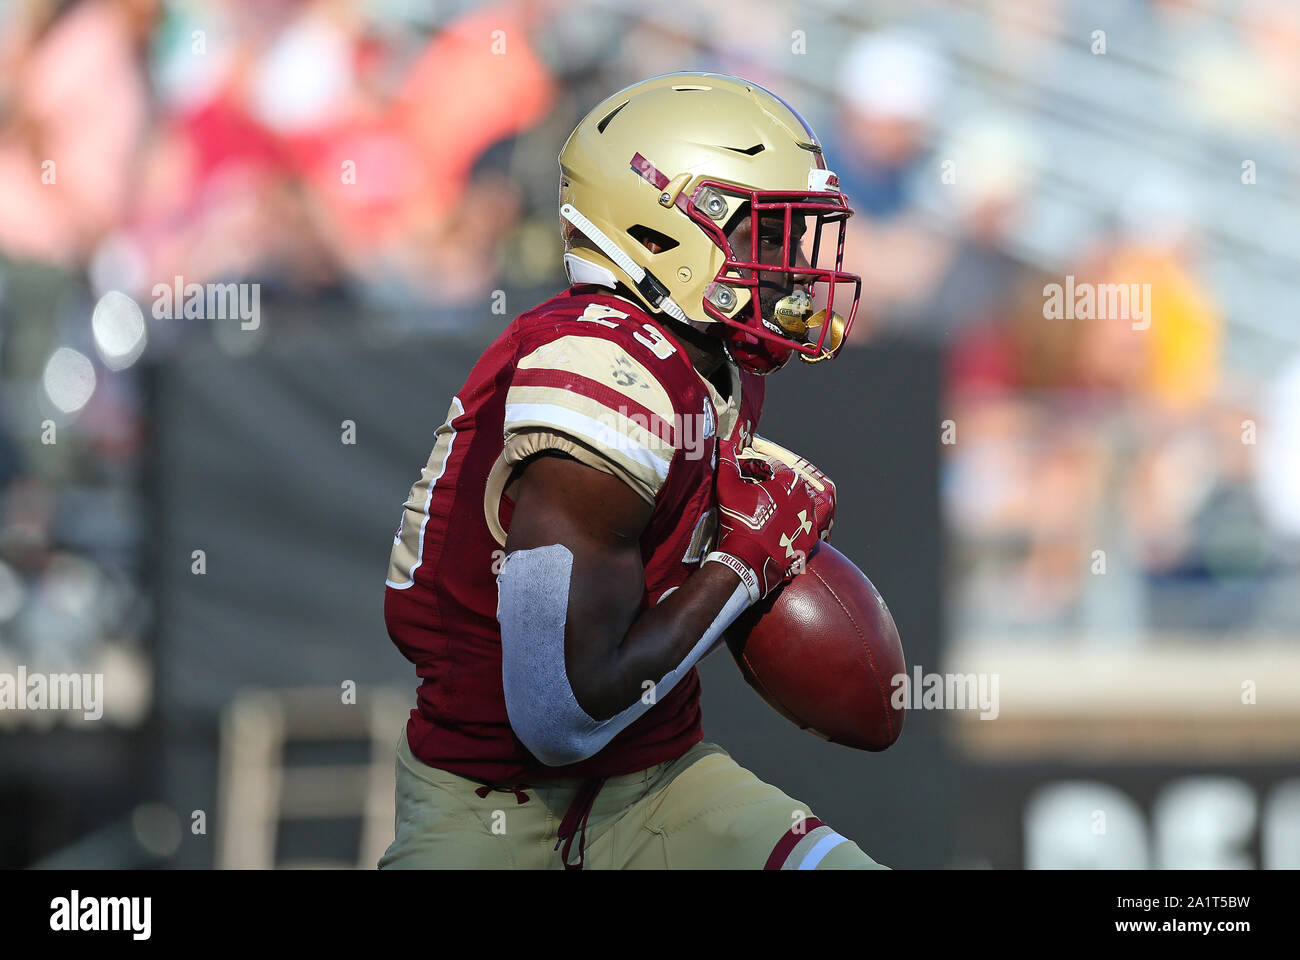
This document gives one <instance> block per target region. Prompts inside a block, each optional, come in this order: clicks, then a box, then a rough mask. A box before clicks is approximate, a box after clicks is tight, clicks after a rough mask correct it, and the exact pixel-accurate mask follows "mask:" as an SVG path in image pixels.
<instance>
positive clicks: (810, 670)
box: [727, 542, 907, 750]
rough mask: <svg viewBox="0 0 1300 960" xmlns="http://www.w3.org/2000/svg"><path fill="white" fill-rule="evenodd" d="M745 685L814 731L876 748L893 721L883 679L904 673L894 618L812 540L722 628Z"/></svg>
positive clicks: (886, 742) (840, 558)
mask: <svg viewBox="0 0 1300 960" xmlns="http://www.w3.org/2000/svg"><path fill="white" fill-rule="evenodd" d="M727 646H728V647H729V648H730V649H731V655H732V656H733V657H735V658H736V663H737V664H739V665H740V671H741V673H742V674H744V677H745V679H746V680H747V681H748V682H749V685H750V686H751V687H753V688H754V689H755V690H756V691H758V694H759V695H760V696H761V697H762V698H763V699H764V700H766V701H767V702H768V704H769V705H771V706H772V708H773V709H775V710H776V711H777V712H778V713H780V714H781V715H782V716H784V717H785V718H786V719H787V720H789V721H790V722H792V723H794V724H795V725H796V726H798V727H800V728H801V729H804V730H808V731H809V732H811V733H815V734H816V735H817V736H819V737H821V738H822V739H824V740H830V741H831V742H833V743H840V744H843V745H845V746H848V747H856V748H857V749H859V750H884V749H885V748H886V747H888V746H890V745H891V744H892V743H893V742H894V741H895V740H897V739H898V735H899V734H900V733H901V732H902V730H903V717H904V715H905V714H906V708H905V707H895V706H893V705H892V704H891V703H890V699H891V696H892V694H893V692H894V689H895V688H894V687H893V686H892V685H891V679H892V678H893V677H896V676H898V675H900V674H902V675H906V673H907V662H906V661H905V660H904V658H903V646H902V643H900V642H899V639H898V628H897V627H896V626H895V625H894V618H893V617H892V616H890V613H889V608H888V607H886V606H885V601H884V598H882V597H881V596H880V592H879V591H878V590H877V589H876V588H875V587H874V586H873V585H872V583H871V581H870V580H868V579H867V577H866V575H865V574H864V573H863V572H862V571H861V570H859V569H858V568H857V567H856V566H854V564H853V562H852V561H851V560H849V559H848V558H847V557H846V556H844V554H842V553H840V552H839V551H838V550H836V549H835V548H834V547H832V546H831V545H830V544H828V543H825V542H821V543H819V544H818V546H817V548H816V549H815V550H813V552H812V556H811V557H809V559H808V561H807V563H806V565H805V569H804V572H803V573H799V574H797V575H795V576H794V577H793V578H792V579H791V580H790V581H789V582H787V583H786V584H785V585H784V586H783V587H781V588H780V589H779V590H777V591H776V592H774V593H773V594H772V595H770V596H768V597H767V598H766V599H764V600H760V601H759V602H758V603H756V604H754V605H753V606H752V607H750V608H749V609H748V610H746V611H745V612H744V613H743V614H741V616H740V617H739V618H738V619H737V620H736V622H735V623H733V624H732V625H731V627H730V629H728V631H727Z"/></svg>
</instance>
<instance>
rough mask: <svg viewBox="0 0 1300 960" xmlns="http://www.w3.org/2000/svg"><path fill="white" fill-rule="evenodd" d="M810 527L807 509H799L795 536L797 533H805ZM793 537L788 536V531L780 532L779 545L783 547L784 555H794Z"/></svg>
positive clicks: (810, 522)
mask: <svg viewBox="0 0 1300 960" xmlns="http://www.w3.org/2000/svg"><path fill="white" fill-rule="evenodd" d="M811 529H812V521H811V520H809V519H808V511H807V510H800V511H799V528H798V529H797V530H795V537H797V536H798V535H799V534H801V533H807V532H808V531H810V530H811ZM795 537H792V536H790V534H788V533H783V534H781V546H783V547H785V555H786V556H787V557H793V556H794V539H795Z"/></svg>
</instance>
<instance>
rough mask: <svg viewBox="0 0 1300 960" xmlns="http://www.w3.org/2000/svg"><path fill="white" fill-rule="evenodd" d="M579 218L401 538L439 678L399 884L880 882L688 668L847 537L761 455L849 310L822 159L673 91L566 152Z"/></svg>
mask: <svg viewBox="0 0 1300 960" xmlns="http://www.w3.org/2000/svg"><path fill="white" fill-rule="evenodd" d="M559 204H560V218H561V227H562V230H563V237H564V244H565V254H564V264H565V267H566V270H567V273H568V278H569V281H570V287H569V289H568V290H566V291H565V292H564V293H562V294H560V295H559V296H557V297H554V298H553V299H551V300H548V301H546V302H545V303H543V304H541V305H540V306H537V307H535V308H534V309H532V310H530V311H528V312H527V313H524V314H523V315H522V316H520V317H518V319H516V320H515V321H514V322H513V323H511V324H510V325H509V326H508V327H507V328H506V329H505V331H504V332H503V333H502V334H501V336H499V337H498V338H497V340H496V341H495V342H494V343H493V344H492V345H491V346H490V347H489V348H488V349H487V351H486V352H485V353H484V354H483V356H482V358H481V359H480V360H479V361H478V363H477V364H476V365H475V367H474V369H473V371H472V372H471V373H470V375H469V379H468V380H467V381H466V383H465V385H464V387H463V388H462V389H461V390H460V392H458V393H457V394H456V395H455V396H454V397H453V398H452V400H451V407H450V409H449V410H448V412H447V417H446V420H445V421H444V423H443V424H442V426H441V427H439V428H438V431H437V434H436V442H435V443H434V446H433V452H432V454H431V455H430V457H429V461H428V464H427V465H426V466H425V468H424V471H423V473H422V474H421V476H420V478H419V480H418V481H416V483H415V485H414V486H413V487H412V488H411V492H410V497H409V498H408V499H407V501H406V505H405V511H404V513H403V516H402V522H401V526H400V528H399V529H398V532H397V535H396V537H395V538H394V541H393V550H392V557H391V561H390V566H389V574H388V581H387V592H386V603H385V617H386V621H387V625H388V630H389V634H390V636H391V637H392V639H393V641H394V643H396V644H397V646H398V648H399V649H400V650H401V651H402V653H403V654H404V655H405V656H406V657H407V658H408V659H409V660H410V661H411V662H412V663H413V664H414V665H415V667H416V672H417V673H418V675H419V676H420V678H421V681H422V683H421V685H420V688H419V692H418V696H417V706H416V708H415V709H414V710H412V711H411V718H410V721H409V722H408V724H407V726H406V730H405V732H404V735H403V736H402V737H401V739H400V741H399V743H398V763H397V776H398V780H397V798H396V799H397V816H396V837H395V839H394V841H393V844H392V846H391V847H389V849H388V851H387V852H386V853H385V855H384V856H383V858H382V859H381V861H380V866H381V867H517V868H531V869H560V868H570V869H572V868H581V867H582V866H583V865H584V864H585V865H587V866H591V867H601V868H615V867H617V868H642V867H644V868H684V867H685V868H690V867H727V868H768V869H812V868H846V867H866V868H870V867H876V866H878V865H877V864H876V863H875V862H874V861H873V860H872V859H871V858H870V857H868V856H867V855H866V854H865V853H863V851H862V850H861V849H859V847H858V846H857V844H855V843H854V842H853V841H851V840H849V839H846V838H845V837H843V836H841V835H840V834H838V833H836V832H835V831H834V830H833V829H832V828H831V827H829V826H827V825H825V824H823V823H822V822H821V821H820V820H818V819H817V818H816V817H815V816H813V815H812V813H811V811H809V810H808V809H807V807H806V805H804V804H802V803H800V802H798V801H797V800H794V799H792V798H790V797H788V796H786V795H785V794H784V793H782V792H781V791H780V790H778V789H777V788H776V787H773V786H771V785H769V784H766V783H764V782H762V781H761V780H759V779H758V778H757V777H755V776H754V775H753V774H752V773H750V772H749V771H748V770H745V769H744V768H742V767H740V766H739V765H738V764H737V763H736V762H735V761H734V760H732V758H731V757H730V756H729V755H728V754H727V752H726V751H725V750H723V749H722V748H721V747H719V746H716V745H714V744H710V743H705V742H702V738H703V733H702V729H701V723H700V686H699V680H698V674H697V672H696V669H695V665H696V664H697V663H698V662H699V661H700V659H701V658H702V657H704V656H706V655H707V654H708V653H709V652H711V651H712V650H714V649H715V648H716V647H718V646H719V645H721V643H722V639H723V632H724V630H726V628H727V627H728V626H729V625H730V624H731V623H732V622H733V621H734V620H735V619H736V617H737V616H738V615H739V614H740V613H741V612H742V611H743V610H745V609H746V608H747V607H749V606H750V605H751V604H753V603H756V602H757V601H759V600H760V599H761V598H763V597H765V596H766V595H768V594H769V593H771V592H772V591H773V590H775V589H776V588H777V587H779V586H780V585H781V584H782V583H783V582H784V581H785V580H786V579H787V578H788V577H790V576H792V575H793V574H794V573H796V572H797V571H798V570H799V569H800V566H801V562H802V560H803V558H805V557H806V556H807V555H808V553H809V552H810V550H811V548H812V547H813V546H814V545H815V544H816V541H817V538H818V537H826V536H828V535H829V533H830V530H831V526H832V523H833V520H834V512H835V488H834V485H833V484H832V483H831V482H830V480H829V479H828V478H827V477H826V476H825V475H824V474H822V473H821V472H820V471H818V470H817V469H816V468H815V467H813V466H812V465H811V464H809V463H808V462H807V461H806V460H802V459H801V458H799V457H797V456H796V455H795V454H793V453H790V452H789V451H787V450H784V449H783V448H781V447H778V446H777V445H775V444H773V443H771V442H769V441H767V440H765V439H764V438H762V437H759V436H757V435H756V433H755V431H756V429H757V427H758V424H759V417H760V414H761V412H762V406H763V389H764V381H763V377H764V376H766V375H768V374H770V373H772V372H774V371H776V370H778V369H780V368H781V367H782V366H783V365H784V364H785V363H786V362H787V361H789V360H790V359H791V358H792V357H793V356H798V357H799V358H800V359H801V360H805V361H808V362H811V363H817V362H821V361H824V360H827V359H829V358H831V357H833V356H835V354H836V353H837V352H838V351H839V349H840V348H841V347H842V345H843V342H844V338H845V337H846V336H847V334H848V332H849V329H850V327H851V326H852V323H853V317H854V313H855V312H856V309H857V301H858V296H859V292H860V282H859V280H858V278H857V277H856V276H853V275H852V274H849V273H845V272H843V271H841V270H840V266H841V262H842V258H843V248H844V234H845V222H846V220H847V218H848V217H849V216H850V214H851V212H852V211H851V210H850V209H849V207H848V204H847V201H846V198H845V196H844V195H843V194H842V193H841V192H840V191H839V186H838V181H837V179H836V177H835V175H834V174H833V173H832V172H831V171H830V170H829V169H828V168H827V165H826V160H825V158H824V157H823V156H822V149H821V146H820V144H819V142H818V140H817V137H816V136H814V134H813V132H812V130H811V129H809V127H808V125H807V124H806V123H805V122H804V121H803V119H802V118H801V117H800V116H799V114H798V113H796V112H795V111H794V110H793V109H792V108H791V107H790V106H789V104H787V103H786V102H785V101H783V100H782V99H781V98H780V97H777V96H776V95H775V94H772V93H770V92H769V91H767V90H765V89H763V88H762V87H760V86H758V85H756V84H753V83H749V82H747V81H745V80H741V79H737V78H734V77H726V76H718V75H713V74H687V73H683V74H673V75H669V76H664V77H657V78H655V79H652V80H647V81H644V82H642V83H638V84H635V85H633V86H631V87H628V88H627V89H625V90H622V91H620V92H619V93H617V94H615V95H614V96H612V97H610V98H609V99H608V100H606V101H605V102H603V103H601V104H600V105H599V106H597V107H596V108H595V109H594V110H593V111H592V112H591V113H590V114H588V115H587V116H586V117H585V118H584V119H583V120H582V122H581V123H580V124H579V125H578V127H577V129H576V130H574V132H573V134H572V135H571V136H570V137H569V139H568V141H567V143H566V144H565V145H564V148H563V151H562V152H561V154H560V195H559Z"/></svg>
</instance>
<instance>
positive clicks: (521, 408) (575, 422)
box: [505, 403, 671, 483]
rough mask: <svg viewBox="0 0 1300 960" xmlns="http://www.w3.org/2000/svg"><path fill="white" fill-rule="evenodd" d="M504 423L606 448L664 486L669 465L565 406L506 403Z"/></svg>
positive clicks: (655, 453) (652, 452)
mask: <svg viewBox="0 0 1300 960" xmlns="http://www.w3.org/2000/svg"><path fill="white" fill-rule="evenodd" d="M505 422H506V424H507V425H508V426H507V429H508V430H512V431H513V430H519V429H520V428H522V427H527V426H543V427H554V428H556V429H559V430H561V431H563V432H565V433H568V434H571V435H572V436H574V437H576V438H578V439H580V440H584V441H586V442H587V443H590V444H593V445H594V446H595V447H596V449H597V450H601V449H609V450H616V451H618V452H619V453H621V454H623V455H624V456H626V457H627V458H628V459H630V460H632V461H633V462H634V463H637V464H639V465H640V466H643V467H646V468H648V469H650V470H652V471H653V472H654V475H655V476H656V477H658V478H659V482H660V483H663V481H664V480H666V479H667V478H668V467H669V465H670V463H671V461H669V460H665V459H664V458H663V457H662V456H661V455H660V454H659V453H657V452H656V451H654V450H651V449H650V448H648V447H646V446H644V445H642V444H640V443H637V442H636V441H635V440H633V439H632V438H631V437H629V436H628V435H627V434H625V433H620V432H619V431H618V430H616V429H614V427H612V426H611V425H610V424H607V423H601V422H600V421H599V420H597V419H595V418H594V417H588V416H585V415H583V414H581V413H578V412H576V411H574V410H570V409H568V408H567V407H560V406H556V405H555V404H550V403H508V404H506V414H505Z"/></svg>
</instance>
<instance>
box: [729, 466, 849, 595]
mask: <svg viewBox="0 0 1300 960" xmlns="http://www.w3.org/2000/svg"><path fill="white" fill-rule="evenodd" d="M832 490H833V488H832ZM717 496H718V544H717V548H716V551H715V553H714V554H711V555H710V558H711V559H716V560H719V561H720V562H723V563H727V565H728V566H730V567H732V569H733V570H736V572H737V574H739V575H740V577H741V579H742V580H745V581H746V585H747V586H749V587H750V595H751V596H753V597H754V598H755V599H760V598H762V597H765V596H767V595H768V594H769V593H771V592H772V591H773V590H775V589H776V588H777V587H778V586H780V585H781V584H782V583H784V582H785V581H786V580H787V579H788V578H789V577H790V576H791V575H792V574H793V573H795V572H797V571H799V570H802V568H803V565H804V563H805V562H806V561H807V559H808V554H809V553H810V552H811V550H812V548H813V546H814V545H815V544H816V542H817V535H818V529H817V519H818V518H817V508H818V501H817V497H816V493H815V491H814V490H813V487H812V485H811V484H810V483H809V482H808V481H807V480H805V479H804V478H803V477H802V476H800V475H799V474H798V473H797V472H796V471H795V470H794V469H793V468H792V467H790V466H787V465H786V464H784V463H781V462H780V461H779V460H774V459H769V458H767V457H739V458H738V457H737V453H736V444H735V442H734V441H723V442H721V443H719V444H718V474H717ZM832 502H833V498H832ZM719 555H721V556H719ZM727 557H730V558H734V559H736V560H739V561H740V562H741V563H742V564H743V565H744V566H745V567H746V568H748V570H749V571H750V572H751V573H752V575H753V576H752V578H747V577H746V576H745V573H744V572H742V571H741V570H738V569H736V566H735V565H734V564H732V563H730V562H728V560H727V559H726V558H727Z"/></svg>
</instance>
